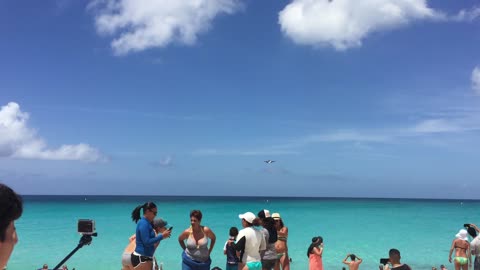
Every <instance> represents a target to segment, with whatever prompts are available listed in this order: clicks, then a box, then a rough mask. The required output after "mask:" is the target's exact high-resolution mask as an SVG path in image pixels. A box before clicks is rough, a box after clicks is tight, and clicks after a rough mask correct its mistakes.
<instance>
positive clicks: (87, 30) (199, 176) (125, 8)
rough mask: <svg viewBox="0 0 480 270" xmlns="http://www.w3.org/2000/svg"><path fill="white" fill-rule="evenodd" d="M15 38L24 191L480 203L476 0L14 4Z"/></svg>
mask: <svg viewBox="0 0 480 270" xmlns="http://www.w3.org/2000/svg"><path fill="white" fill-rule="evenodd" d="M0 37H1V38H0V181H1V182H4V183H6V184H8V185H10V186H11V187H12V188H14V189H15V190H16V191H17V192H19V193H21V194H61V195H70V194H81V195H83V194H91V195H105V194H109V195H193V196H289V197H292V196H293V197H381V198H452V199H453V198H455V199H478V198H479V197H478V195H477V192H476V189H477V187H478V183H479V180H480V179H479V177H480V165H479V161H480V151H479V149H480V50H479V48H480V3H479V2H478V1H474V0H464V1H450V0H436V1H425V0H423V1H422V0H362V1H356V0H288V1H287V0H276V1H272V0H267V1H253V0H196V1H168V0H155V1H154V0H90V1H73V0H45V1H26V0H15V1H1V2H0ZM265 160H274V161H275V162H274V163H270V164H268V163H265V162H264V161H265Z"/></svg>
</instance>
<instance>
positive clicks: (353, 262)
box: [343, 254, 362, 270]
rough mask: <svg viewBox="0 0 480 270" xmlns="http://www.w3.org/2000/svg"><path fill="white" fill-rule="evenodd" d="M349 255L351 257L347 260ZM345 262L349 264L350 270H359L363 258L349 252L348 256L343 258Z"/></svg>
mask: <svg viewBox="0 0 480 270" xmlns="http://www.w3.org/2000/svg"><path fill="white" fill-rule="evenodd" d="M348 257H350V261H347V260H348ZM343 263H344V264H346V265H348V269H350V270H358V267H359V266H360V264H361V263H362V259H361V258H360V257H358V256H356V255H355V254H348V255H347V257H345V259H343Z"/></svg>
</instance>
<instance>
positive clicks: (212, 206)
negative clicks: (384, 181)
mask: <svg viewBox="0 0 480 270" xmlns="http://www.w3.org/2000/svg"><path fill="white" fill-rule="evenodd" d="M24 200H25V212H24V214H23V216H22V217H21V218H20V219H19V220H18V221H17V222H16V227H17V232H18V235H19V243H18V244H17V246H16V247H15V250H14V252H13V254H12V257H11V259H10V262H9V265H8V269H9V270H12V269H13V270H24V269H38V268H40V267H41V266H42V265H43V264H44V263H47V264H48V265H49V266H50V267H51V268H53V267H54V266H55V265H56V264H57V263H58V262H60V261H61V260H62V259H63V258H64V257H65V256H66V255H67V254H68V253H69V252H70V251H72V250H73V249H74V248H75V247H76V246H77V244H78V241H79V239H80V235H79V234H78V233H77V232H76V230H77V220H78V219H84V218H90V219H94V220H95V222H96V229H97V232H98V237H96V238H94V239H93V241H92V243H91V245H89V246H84V247H83V248H81V249H80V250H78V252H76V253H75V254H74V255H73V256H72V258H71V259H70V260H68V261H67V262H66V264H67V265H68V266H69V269H72V268H73V267H75V269H76V270H82V269H101V270H113V269H116V270H118V269H120V268H121V265H120V257H121V254H122V252H123V249H124V248H125V246H126V245H127V244H128V237H130V236H131V235H132V234H133V233H134V232H135V223H134V222H132V221H131V218H130V214H131V211H132V210H133V208H134V207H135V206H137V205H138V204H142V203H144V202H145V201H153V202H155V203H156V204H157V206H158V217H162V218H164V219H166V220H167V221H168V222H169V224H170V225H172V226H173V227H174V228H173V231H172V237H171V238H170V239H166V240H163V241H162V242H161V244H160V246H159V248H158V249H157V251H156V257H157V260H158V261H159V262H162V263H163V266H164V269H165V270H171V269H180V268H181V252H182V250H181V248H180V246H179V244H178V241H177V237H178V235H179V234H180V232H181V231H183V230H184V229H186V228H187V227H189V225H190V224H189V212H190V210H192V209H200V210H201V211H202V212H203V220H202V225H205V226H208V227H210V228H211V229H212V230H213V231H214V233H215V234H216V237H217V243H216V245H215V248H214V250H213V252H212V254H211V258H212V267H213V266H219V267H221V268H224V265H225V256H224V255H223V245H224V243H225V241H226V240H227V239H228V230H229V228H230V227H231V226H236V227H238V228H239V229H240V227H241V223H240V220H239V218H238V214H240V213H244V212H246V211H252V212H254V213H257V212H258V211H259V210H261V209H269V210H270V211H271V212H279V213H280V214H281V216H282V218H283V220H284V223H285V225H286V226H287V227H288V228H289V237H288V246H289V254H290V257H291V258H292V264H291V269H294V270H296V269H308V259H307V255H306V251H307V248H308V245H309V244H310V241H311V238H312V237H313V236H322V237H323V238H324V242H325V251H324V255H323V262H324V267H325V269H327V270H330V269H341V268H342V267H343V265H342V263H341V262H342V260H343V258H344V257H345V256H346V254H348V253H355V254H357V255H358V256H360V257H361V258H362V259H363V261H364V262H363V263H362V265H361V266H360V269H378V264H379V259H380V258H384V257H388V250H389V249H390V248H397V249H399V250H400V251H401V253H402V262H404V263H407V264H409V265H410V266H412V268H414V269H427V268H428V269H430V267H431V266H434V265H435V266H437V267H438V266H439V265H440V264H445V265H446V266H447V268H449V269H453V264H450V263H448V251H449V248H450V245H451V241H452V240H453V238H454V236H455V234H456V233H457V232H458V230H459V229H461V228H462V226H463V224H464V223H476V224H478V223H480V213H479V212H478V209H479V207H480V201H460V200H407V199H330V198H323V199H322V198H318V199H315V198H304V199H302V198H274V197H253V198H252V197H231V198H228V197H164V196H158V197H155V196H148V197H134V196H128V197H127V196H24Z"/></svg>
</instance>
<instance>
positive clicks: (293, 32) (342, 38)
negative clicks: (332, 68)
mask: <svg viewBox="0 0 480 270" xmlns="http://www.w3.org/2000/svg"><path fill="white" fill-rule="evenodd" d="M425 19H445V16H444V15H443V14H442V13H440V12H437V11H435V10H434V9H431V8H429V7H428V5H427V1H426V0H361V1H358V0H293V1H292V2H291V3H290V4H288V5H287V6H286V7H285V8H284V9H283V10H282V11H281V12H280V13H279V23H280V26H281V29H282V31H283V33H284V34H285V35H286V36H287V37H289V38H290V39H292V40H293V41H294V42H295V43H298V44H302V45H311V46H314V47H320V46H332V47H334V48H335V49H337V50H346V49H348V48H352V47H359V46H361V45H362V40H363V39H364V38H365V37H367V36H368V35H369V34H371V33H372V32H377V31H383V30H390V29H395V28H398V27H400V26H403V25H406V24H408V23H411V22H413V21H416V20H425Z"/></svg>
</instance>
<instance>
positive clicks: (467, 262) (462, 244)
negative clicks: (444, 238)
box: [448, 229, 472, 270]
mask: <svg viewBox="0 0 480 270" xmlns="http://www.w3.org/2000/svg"><path fill="white" fill-rule="evenodd" d="M467 235H468V233H467V230H465V229H461V230H460V231H459V232H458V233H457V234H456V235H455V239H453V241H452V246H451V248H450V253H449V254H448V261H449V262H450V263H451V262H452V253H453V251H454V250H455V259H454V260H455V263H454V264H455V270H460V269H462V270H468V268H469V266H470V267H471V266H472V260H471V258H470V243H469V242H468V236H467Z"/></svg>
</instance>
